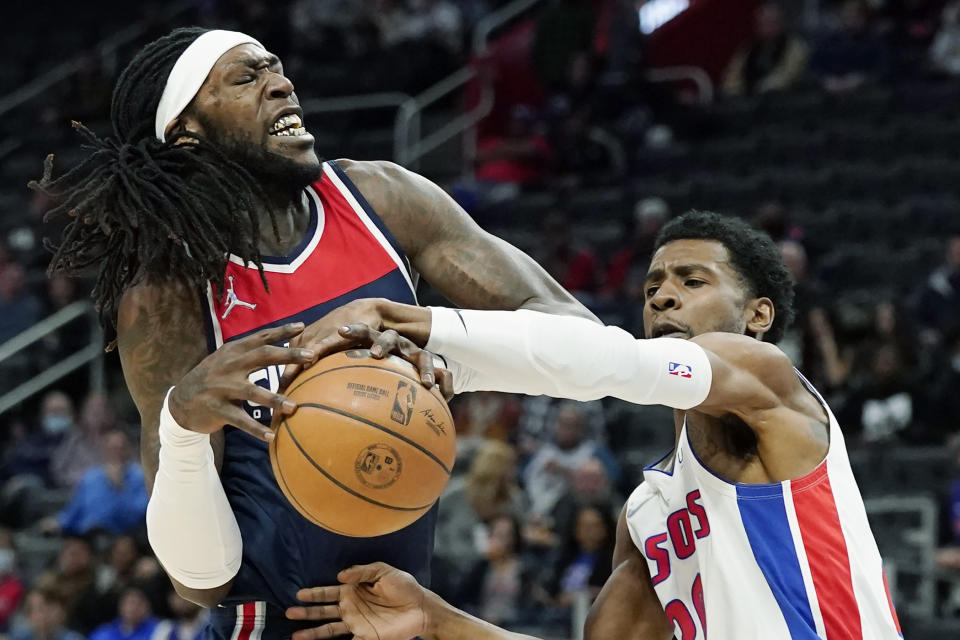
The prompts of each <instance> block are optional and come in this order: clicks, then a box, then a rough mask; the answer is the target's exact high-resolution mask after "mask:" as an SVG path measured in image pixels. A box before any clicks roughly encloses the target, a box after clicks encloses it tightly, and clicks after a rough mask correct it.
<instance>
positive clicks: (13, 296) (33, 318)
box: [0, 262, 41, 344]
mask: <svg viewBox="0 0 960 640" xmlns="http://www.w3.org/2000/svg"><path fill="white" fill-rule="evenodd" d="M40 316H41V304H40V300H39V299H38V298H37V297H36V296H34V295H33V294H32V293H30V291H29V290H28V289H27V288H26V272H25V271H24V268H23V267H22V266H21V265H20V264H18V263H16V262H11V263H9V264H7V265H6V266H5V267H3V269H0V344H2V343H4V342H6V341H7V340H9V339H10V338H12V337H14V336H16V335H17V334H19V333H20V332H21V331H25V330H27V329H29V328H30V327H32V326H33V325H35V324H36V323H37V322H38V321H39V320H40Z"/></svg>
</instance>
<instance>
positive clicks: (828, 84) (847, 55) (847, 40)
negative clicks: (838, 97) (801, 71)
mask: <svg viewBox="0 0 960 640" xmlns="http://www.w3.org/2000/svg"><path fill="white" fill-rule="evenodd" d="M890 64H891V60H890V50H889V47H888V46H887V44H886V43H885V42H884V41H883V39H882V38H881V37H880V36H879V35H878V34H877V33H876V32H874V30H873V29H871V27H870V15H869V10H868V8H867V5H866V3H865V2H864V1H863V0H846V2H844V3H843V5H842V7H841V10H840V28H839V29H837V30H835V31H833V32H831V33H828V34H827V35H826V36H824V37H823V38H822V39H821V40H820V42H819V44H818V45H817V47H816V48H815V50H814V53H813V57H812V58H811V61H810V69H811V71H812V72H813V73H814V75H815V76H817V78H819V79H820V81H821V83H822V84H823V87H824V88H825V89H826V90H827V91H830V92H834V93H840V92H847V91H852V90H854V89H856V88H857V87H860V86H862V85H864V84H867V83H871V82H876V81H878V80H881V79H883V78H884V77H885V76H886V75H887V74H888V72H889V71H890Z"/></svg>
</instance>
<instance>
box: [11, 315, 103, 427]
mask: <svg viewBox="0 0 960 640" xmlns="http://www.w3.org/2000/svg"><path fill="white" fill-rule="evenodd" d="M84 315H89V316H91V317H92V318H94V319H95V318H96V313H95V310H94V307H93V305H92V304H90V303H89V302H85V301H77V302H73V303H71V304H68V305H67V306H65V307H64V308H63V309H60V310H59V311H57V312H56V313H53V314H51V315H50V316H47V317H46V318H44V319H43V320H41V321H40V322H38V323H37V324H35V325H33V326H32V327H30V328H29V329H26V330H24V331H22V332H21V333H19V334H18V335H16V336H14V337H13V338H11V339H9V340H7V341H6V342H4V343H3V344H0V364H2V363H3V362H4V361H6V360H7V359H9V358H11V357H12V356H14V355H16V354H18V353H19V352H21V351H23V350H24V349H26V348H27V347H29V346H30V345H32V344H33V343H35V342H36V341H37V340H40V339H41V338H43V337H44V336H47V335H49V334H50V333H52V332H53V331H56V330H57V329H59V328H61V327H63V326H65V325H66V324H68V323H70V322H72V321H74V320H76V319H77V318H79V317H81V316H84ZM90 324H91V331H90V344H88V345H87V346H86V347H84V348H83V349H81V350H80V351H78V352H76V353H74V354H72V355H70V356H68V357H66V358H64V359H63V360H61V361H60V362H58V363H57V364H55V365H53V366H52V367H49V368H48V369H46V370H44V371H43V372H41V373H39V374H37V375H36V376H34V377H33V378H30V379H29V380H27V381H25V382H23V383H22V384H20V385H19V386H17V387H15V388H13V389H11V390H10V391H8V392H7V393H5V394H3V395H2V396H0V414H3V413H4V412H5V411H7V410H9V409H11V408H13V407H15V406H17V405H18V404H20V403H21V402H23V401H24V400H26V399H27V398H29V397H30V396H32V395H34V394H35V393H37V392H39V391H42V390H43V389H45V388H46V387H48V386H50V385H51V384H53V383H54V382H56V381H57V380H59V379H60V378H63V377H64V376H66V375H69V374H71V373H73V372H74V371H76V370H77V369H79V368H80V367H83V366H85V365H87V364H90V388H91V389H92V390H95V391H100V390H102V389H103V383H104V374H103V334H102V332H101V331H100V326H99V324H98V323H97V322H95V321H93V322H91V323H90Z"/></svg>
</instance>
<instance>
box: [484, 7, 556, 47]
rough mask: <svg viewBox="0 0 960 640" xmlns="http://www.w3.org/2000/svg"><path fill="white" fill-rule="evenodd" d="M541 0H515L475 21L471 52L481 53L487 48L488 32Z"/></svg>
mask: <svg viewBox="0 0 960 640" xmlns="http://www.w3.org/2000/svg"><path fill="white" fill-rule="evenodd" d="M539 2H541V0H516V2H512V3H510V4H508V5H506V6H503V7H500V8H499V9H497V10H496V11H494V12H493V13H490V14H488V15H486V16H484V17H483V18H481V19H480V20H479V21H478V22H477V26H476V27H474V28H473V52H474V53H476V54H480V53H483V52H484V51H486V50H487V44H488V43H489V41H490V34H491V33H493V32H494V30H496V29H498V28H499V27H501V26H502V25H504V24H506V23H507V22H509V21H511V20H513V19H514V18H516V17H517V16H519V15H520V14H521V13H523V12H524V11H526V10H527V9H530V8H531V7H533V6H534V5H535V4H537V3H539Z"/></svg>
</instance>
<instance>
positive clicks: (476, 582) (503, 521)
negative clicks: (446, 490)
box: [457, 514, 533, 627]
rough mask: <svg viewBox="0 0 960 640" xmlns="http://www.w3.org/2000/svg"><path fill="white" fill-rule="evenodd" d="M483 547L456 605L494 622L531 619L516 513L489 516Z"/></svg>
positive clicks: (527, 573)
mask: <svg viewBox="0 0 960 640" xmlns="http://www.w3.org/2000/svg"><path fill="white" fill-rule="evenodd" d="M487 531H488V534H487V536H486V538H487V541H486V545H485V546H486V548H485V549H484V552H483V557H482V559H480V560H478V561H476V562H475V563H474V565H473V567H472V568H471V569H470V571H469V572H468V573H467V576H466V579H465V580H464V581H463V587H462V588H461V590H460V594H459V597H458V598H457V600H458V601H459V606H461V607H463V608H464V609H466V610H467V611H469V612H472V613H473V614H475V615H477V616H479V617H481V618H483V619H484V620H486V621H488V622H492V623H493V624H496V625H498V626H506V627H510V626H515V625H519V624H525V623H527V624H528V623H529V622H530V621H531V617H532V615H531V609H532V606H531V605H532V600H533V598H531V590H532V589H533V584H532V580H531V575H530V573H531V572H530V569H529V567H528V566H527V564H526V562H525V558H524V556H523V552H522V540H521V537H520V522H519V520H518V517H517V515H516V514H503V515H497V516H495V517H493V518H492V519H491V520H490V521H489V523H488V524H487Z"/></svg>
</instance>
